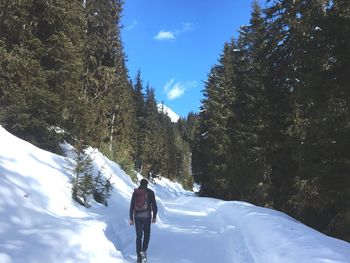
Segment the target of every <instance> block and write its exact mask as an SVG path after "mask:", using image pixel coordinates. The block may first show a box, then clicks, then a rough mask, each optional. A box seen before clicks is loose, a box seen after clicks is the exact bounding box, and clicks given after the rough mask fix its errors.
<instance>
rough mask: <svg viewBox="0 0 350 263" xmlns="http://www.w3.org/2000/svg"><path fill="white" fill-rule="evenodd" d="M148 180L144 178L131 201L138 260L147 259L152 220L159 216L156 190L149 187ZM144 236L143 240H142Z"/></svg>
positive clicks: (130, 214) (131, 219) (130, 213)
mask: <svg viewBox="0 0 350 263" xmlns="http://www.w3.org/2000/svg"><path fill="white" fill-rule="evenodd" d="M147 185H148V181H147V180H146V179H142V180H141V182H140V187H139V188H136V189H135V190H134V193H133V194H132V197H131V202H130V211H129V224H130V225H135V229H136V253H137V262H142V261H144V262H145V261H147V256H146V251H147V248H148V243H149V240H150V234H151V222H152V223H155V222H156V218H157V211H158V208H157V202H156V198H155V194H154V192H153V191H152V190H151V189H149V188H147ZM142 236H143V241H142Z"/></svg>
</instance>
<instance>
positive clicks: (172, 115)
mask: <svg viewBox="0 0 350 263" xmlns="http://www.w3.org/2000/svg"><path fill="white" fill-rule="evenodd" d="M157 106H158V111H159V112H163V113H164V114H166V115H168V116H169V118H170V119H171V121H172V122H177V121H178V120H179V119H180V116H179V115H177V114H176V113H175V112H174V111H173V110H172V109H170V108H169V107H167V106H165V105H164V104H163V103H158V105H157Z"/></svg>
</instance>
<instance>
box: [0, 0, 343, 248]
mask: <svg viewBox="0 0 350 263" xmlns="http://www.w3.org/2000/svg"><path fill="white" fill-rule="evenodd" d="M123 4H124V1H123V0H11V1H8V0H0V125H2V126H3V127H4V128H6V129H7V130H8V131H10V132H11V133H13V134H15V135H16V136H18V137H20V138H23V139H25V140H26V141H29V142H30V143H33V144H35V145H37V146H39V147H41V148H44V149H47V150H50V151H52V152H56V153H60V151H61V150H60V147H59V143H60V142H62V141H67V142H69V143H71V144H72V145H74V146H75V147H76V148H77V149H83V148H84V147H87V146H93V147H96V148H98V149H99V150H100V151H101V152H102V153H103V154H105V155H106V156H108V157H109V158H110V159H111V160H114V161H116V162H118V163H119V164H120V165H121V166H122V168H123V169H124V170H126V171H127V172H128V173H129V174H130V175H132V176H135V175H134V174H135V171H137V172H140V173H141V174H142V175H144V176H145V177H147V178H150V179H152V178H154V177H156V176H164V177H167V178H169V179H172V180H175V181H178V182H180V183H182V184H183V185H184V186H185V187H186V188H187V189H191V188H192V185H193V181H195V182H197V183H199V184H200V186H201V189H200V192H199V194H200V195H201V196H208V197H215V198H221V199H224V200H240V201H247V202H250V203H253V204H255V205H260V206H265V207H270V208H274V209H277V210H280V211H283V212H286V213H287V214H289V215H291V216H293V217H294V218H296V219H298V220H300V221H301V222H303V223H305V224H306V225H309V226H311V227H313V228H316V229H318V230H320V231H322V232H324V233H327V234H329V235H332V236H335V237H337V238H342V239H344V240H347V241H350V87H349V85H350V84H349V83H350V1H348V0H307V1H306V0H267V1H266V3H265V6H264V7H262V6H261V5H259V3H258V1H254V2H253V5H252V12H251V19H250V23H249V24H248V25H245V26H242V27H241V28H240V31H239V36H238V37H237V38H232V40H231V41H229V42H227V43H223V49H222V52H221V55H220V57H219V58H218V62H217V64H216V65H213V66H212V68H211V69H210V72H209V73H208V77H207V79H206V80H205V87H204V91H203V93H204V99H203V100H202V104H201V109H200V112H199V113H192V112H191V113H189V115H188V116H187V118H182V119H180V120H179V121H178V122H177V123H173V122H171V120H170V118H169V117H168V116H167V115H166V114H164V113H163V112H162V111H159V109H158V106H157V104H158V103H157V101H156V98H155V92H154V88H153V87H151V86H150V85H149V84H148V83H147V82H146V83H145V82H144V81H143V80H142V76H141V70H140V71H139V72H138V73H137V74H136V76H131V77H130V76H129V72H128V69H127V66H126V54H125V53H124V48H123V42H122V39H121V30H122V25H121V22H120V20H121V16H122V11H123ZM233 19H234V18H233ZM232 33H233V32H232Z"/></svg>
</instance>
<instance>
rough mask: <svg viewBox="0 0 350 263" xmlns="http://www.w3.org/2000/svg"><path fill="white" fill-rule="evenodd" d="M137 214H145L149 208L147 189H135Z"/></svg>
mask: <svg viewBox="0 0 350 263" xmlns="http://www.w3.org/2000/svg"><path fill="white" fill-rule="evenodd" d="M134 194H135V208H134V209H135V212H143V211H146V210H147V208H148V194H147V190H146V189H142V188H141V189H135V190H134Z"/></svg>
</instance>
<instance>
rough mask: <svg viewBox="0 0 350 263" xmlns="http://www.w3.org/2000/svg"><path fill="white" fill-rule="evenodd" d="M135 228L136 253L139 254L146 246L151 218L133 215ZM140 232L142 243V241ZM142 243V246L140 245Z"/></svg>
mask: <svg viewBox="0 0 350 263" xmlns="http://www.w3.org/2000/svg"><path fill="white" fill-rule="evenodd" d="M135 228H136V253H137V256H140V252H141V250H142V251H146V250H147V248H148V243H149V238H150V234H151V218H150V217H135ZM142 234H144V237H143V243H142ZM141 244H142V247H141Z"/></svg>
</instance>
